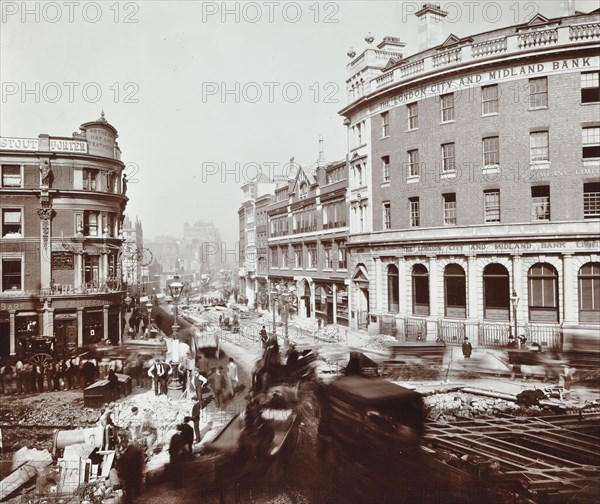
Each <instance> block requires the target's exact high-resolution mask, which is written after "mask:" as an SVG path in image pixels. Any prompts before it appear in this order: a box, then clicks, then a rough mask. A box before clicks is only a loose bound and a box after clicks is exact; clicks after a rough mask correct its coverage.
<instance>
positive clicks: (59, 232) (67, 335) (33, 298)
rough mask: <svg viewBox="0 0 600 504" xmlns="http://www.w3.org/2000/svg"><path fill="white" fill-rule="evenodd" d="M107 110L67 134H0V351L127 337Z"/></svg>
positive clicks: (117, 168)
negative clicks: (37, 341) (31, 341)
mask: <svg viewBox="0 0 600 504" xmlns="http://www.w3.org/2000/svg"><path fill="white" fill-rule="evenodd" d="M117 137H118V134H117V130H116V129H115V128H114V127H113V126H112V125H111V124H109V123H108V122H107V120H106V119H105V117H104V113H102V116H101V117H100V118H99V119H98V120H96V121H92V122H87V123H85V124H82V125H81V127H80V132H79V133H73V135H72V136H70V137H56V136H50V135H47V134H40V135H39V136H38V137H37V138H6V137H2V138H0V170H1V171H0V213H1V222H0V225H1V233H0V356H5V355H9V354H11V355H12V354H15V353H16V352H17V351H18V349H19V346H20V345H21V344H22V342H23V339H22V338H23V337H27V336H36V335H51V336H52V335H54V336H55V337H56V343H55V348H56V349H57V350H60V349H65V348H68V349H73V348H75V347H77V346H81V345H84V344H90V343H96V342H98V341H100V340H102V339H110V340H111V341H112V342H113V343H117V342H118V341H119V340H120V337H121V335H120V331H121V325H120V323H119V314H120V310H121V303H122V300H123V297H124V295H125V291H124V289H123V287H122V284H121V271H120V264H119V253H120V251H121V244H122V242H123V218H124V211H125V206H126V204H127V196H126V178H125V176H124V174H123V169H124V164H123V162H122V161H121V150H120V148H119V145H118V143H117V141H116V139H117Z"/></svg>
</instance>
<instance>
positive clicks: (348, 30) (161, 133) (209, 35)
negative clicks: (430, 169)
mask: <svg viewBox="0 0 600 504" xmlns="http://www.w3.org/2000/svg"><path fill="white" fill-rule="evenodd" d="M436 3H439V4H440V6H441V7H442V8H443V9H445V10H447V11H448V13H449V15H448V18H447V28H446V35H449V34H450V33H454V34H456V35H457V36H459V37H462V36H467V35H472V34H475V33H479V32H484V31H489V30H493V29H495V28H500V27H502V26H508V25H511V24H515V23H520V22H525V21H527V20H529V19H530V18H531V16H532V15H534V14H535V13H538V12H539V13H541V14H543V15H545V16H546V17H555V16H559V15H560V13H561V1H560V0H543V1H537V2H530V1H525V0H521V1H516V0H504V1H502V0H501V1H495V2H493V1H492V2H490V1H450V2H446V1H440V2H436ZM0 5H1V10H2V20H1V25H0V44H1V45H0V81H1V84H2V97H1V103H0V107H1V109H0V136H5V137H28V138H35V137H37V136H38V135H39V134H40V133H47V134H49V135H51V136H70V135H71V134H72V133H73V132H74V131H79V126H80V125H81V124H83V123H85V122H88V121H93V120H95V119H97V118H99V117H100V114H101V112H102V111H104V113H105V117H106V119H107V120H108V122H110V123H111V124H112V125H113V126H114V127H115V128H116V129H117V130H118V132H119V138H118V142H119V146H120V148H121V150H122V160H123V161H124V162H125V163H126V173H127V176H128V192H127V196H128V197H129V198H130V200H129V202H128V205H127V210H126V212H127V214H128V215H129V216H130V217H131V218H132V219H135V218H136V217H139V219H140V220H141V222H142V226H143V229H144V236H145V238H146V239H149V238H150V239H151V238H153V237H155V236H157V235H173V236H176V237H181V236H182V234H183V226H184V223H185V222H189V223H194V222H196V221H199V220H204V221H213V222H214V224H215V225H216V226H217V227H218V228H219V229H220V231H221V235H222V238H223V239H224V240H225V241H226V242H228V243H229V244H233V243H234V242H235V241H237V239H238V236H239V231H238V214H237V210H238V208H239V205H240V203H241V199H242V192H241V190H240V187H241V185H242V184H243V183H244V182H245V181H247V180H248V179H249V178H251V177H252V176H253V175H254V174H256V173H257V167H258V166H260V167H262V169H263V171H264V172H265V173H275V174H277V172H279V173H280V172H281V170H282V167H283V166H284V165H285V164H286V163H288V162H289V160H290V158H291V157H294V158H295V161H296V162H297V163H300V164H301V165H310V164H312V163H314V162H315V161H316V159H317V157H318V154H319V143H318V139H319V135H322V136H323V141H324V154H325V158H326V159H327V160H328V161H334V160H338V159H343V158H344V157H345V154H346V128H345V127H344V126H343V118H342V117H341V116H339V114H338V112H339V110H341V109H342V108H343V107H344V106H345V105H346V103H347V100H346V96H347V95H346V89H345V79H346V65H347V64H348V63H349V61H350V58H349V57H348V56H347V52H348V50H349V49H350V48H351V47H353V48H354V49H355V51H356V52H357V54H360V52H362V51H363V50H364V49H365V48H366V47H367V43H366V42H365V40H364V39H365V36H366V35H367V34H368V33H369V32H370V33H372V35H373V36H374V37H375V42H374V43H373V45H376V44H377V43H379V42H380V41H381V40H382V38H383V37H384V36H397V37H400V39H401V40H402V41H404V42H406V44H407V45H406V47H405V55H410V54H412V53H414V52H416V51H417V45H416V41H417V23H416V18H415V16H414V15H413V14H412V13H414V12H415V11H416V10H418V9H419V8H420V5H421V2H415V1H407V2H402V1H391V0H390V1H338V2H329V1H323V2H317V1H307V2H302V1H301V2H287V1H272V2H269V1H265V2H201V1H194V0H191V1H180V2H177V1H169V2H166V1H165V2H162V1H135V2H128V1H124V2H113V1H101V2H85V1H72V2H69V1H65V2H61V1H58V2H21V1H18V2H17V1H5V0H2V1H1V2H0ZM575 5H576V8H577V9H578V10H581V11H584V12H587V11H590V10H592V9H595V8H597V6H598V2H597V1H596V0H577V1H576V4H575ZM269 167H270V168H269Z"/></svg>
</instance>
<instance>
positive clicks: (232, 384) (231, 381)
mask: <svg viewBox="0 0 600 504" xmlns="http://www.w3.org/2000/svg"><path fill="white" fill-rule="evenodd" d="M227 382H228V385H229V391H230V395H231V397H233V396H234V395H235V391H236V389H237V386H238V383H239V377H238V367H237V364H236V363H235V362H234V360H233V358H231V357H229V364H227Z"/></svg>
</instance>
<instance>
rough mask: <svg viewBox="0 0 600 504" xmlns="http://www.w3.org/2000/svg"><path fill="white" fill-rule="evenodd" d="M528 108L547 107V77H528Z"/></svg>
mask: <svg viewBox="0 0 600 504" xmlns="http://www.w3.org/2000/svg"><path fill="white" fill-rule="evenodd" d="M529 108H530V109H538V108H548V79H547V78H546V77H538V78H535V79H529Z"/></svg>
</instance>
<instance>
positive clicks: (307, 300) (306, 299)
mask: <svg viewBox="0 0 600 504" xmlns="http://www.w3.org/2000/svg"><path fill="white" fill-rule="evenodd" d="M304 308H305V310H306V312H305V313H306V318H310V296H304Z"/></svg>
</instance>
